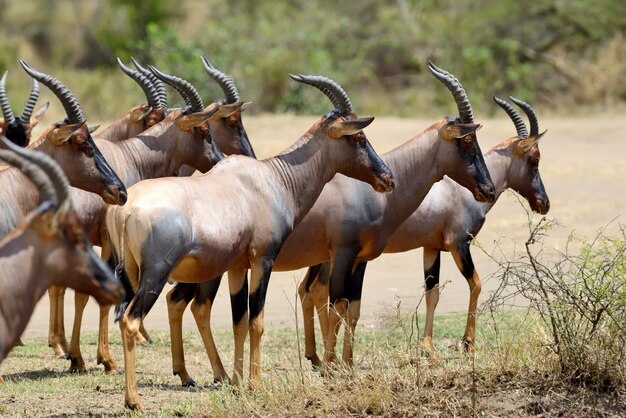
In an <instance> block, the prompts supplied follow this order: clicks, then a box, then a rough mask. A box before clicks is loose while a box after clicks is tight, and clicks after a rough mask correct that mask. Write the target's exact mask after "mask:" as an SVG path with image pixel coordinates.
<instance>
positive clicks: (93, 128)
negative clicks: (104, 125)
mask: <svg viewBox="0 0 626 418" xmlns="http://www.w3.org/2000/svg"><path fill="white" fill-rule="evenodd" d="M98 129H100V125H96V126H92V127H91V128H89V133H90V134H92V133H94V132H96V131H97V130H98Z"/></svg>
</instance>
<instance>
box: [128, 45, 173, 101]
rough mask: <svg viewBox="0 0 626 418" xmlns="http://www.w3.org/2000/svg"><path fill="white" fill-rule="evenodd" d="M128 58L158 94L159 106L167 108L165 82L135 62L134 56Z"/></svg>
mask: <svg viewBox="0 0 626 418" xmlns="http://www.w3.org/2000/svg"><path fill="white" fill-rule="evenodd" d="M130 60H131V61H132V62H133V65H134V66H135V68H136V69H137V71H139V72H140V73H141V74H142V75H143V76H144V77H146V78H147V79H148V80H150V82H151V83H152V85H153V86H154V88H155V89H156V91H157V94H158V95H159V101H160V103H161V108H163V109H167V90H165V84H164V83H163V82H162V81H161V80H160V79H159V78H158V77H157V76H155V75H154V73H152V71H150V70H148V69H147V68H144V67H142V66H141V65H140V64H139V63H138V62H137V60H135V58H133V57H130Z"/></svg>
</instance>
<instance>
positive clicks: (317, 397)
mask: <svg viewBox="0 0 626 418" xmlns="http://www.w3.org/2000/svg"><path fill="white" fill-rule="evenodd" d="M384 313H385V314H384V315H383V314H382V313H381V317H382V318H383V319H382V320H381V321H380V323H379V324H378V325H377V326H376V327H375V328H373V329H368V330H367V331H364V332H361V333H360V335H359V337H358V344H357V347H358V350H357V357H356V364H357V365H358V366H357V367H356V368H355V369H354V370H351V371H348V370H343V369H338V370H337V371H336V372H335V374H334V376H333V377H331V378H326V379H324V378H322V377H320V376H319V374H318V373H317V372H316V371H314V370H312V369H311V367H310V365H309V364H308V363H302V364H301V363H300V357H299V355H298V345H297V338H296V336H297V332H296V330H295V328H293V327H292V328H289V329H280V330H271V331H269V332H268V334H267V338H266V340H265V342H264V355H265V357H264V363H265V372H264V375H263V379H264V385H263V388H262V389H261V390H260V391H258V392H250V391H248V390H245V389H244V390H240V389H237V388H233V387H230V386H228V385H223V386H218V385H213V384H212V383H211V382H210V379H211V376H212V374H211V372H210V370H209V368H210V366H209V364H208V361H207V359H206V356H205V354H204V350H203V348H202V342H201V340H200V338H199V337H198V336H197V335H196V334H186V335H185V346H186V349H187V358H188V365H189V370H190V373H191V374H192V375H193V376H194V377H195V378H196V379H197V381H198V383H199V386H198V387H197V388H190V389H188V388H182V387H181V386H180V382H179V379H178V378H177V377H175V376H172V375H171V373H170V372H169V338H168V336H167V335H166V334H164V333H162V332H159V333H156V334H155V337H154V339H155V342H154V343H153V344H152V345H149V346H144V347H141V348H140V350H139V357H138V363H139V365H140V370H141V373H140V374H139V383H140V385H139V390H140V393H141V396H142V402H143V403H144V405H145V407H146V410H147V413H148V414H150V415H161V416H172V415H176V416H363V415H384V416H477V415H478V416H558V415H560V416H619V415H622V414H624V413H626V403H625V402H624V399H626V398H625V397H624V395H626V391H625V390H624V388H623V387H621V388H619V389H616V390H614V391H611V392H606V391H605V392H603V391H597V390H594V389H593V388H586V387H585V386H581V385H572V384H570V383H569V382H567V381H564V380H563V379H562V377H561V376H560V375H559V373H558V372H556V370H557V368H558V360H557V359H556V358H555V356H554V355H551V354H550V352H549V350H548V349H547V348H546V346H545V341H546V340H545V332H546V331H545V329H544V328H543V327H542V326H541V325H539V324H538V322H537V321H536V318H535V317H534V316H533V315H523V314H519V313H516V314H505V315H502V314H500V315H496V317H495V318H496V319H495V321H496V322H491V321H490V320H489V317H488V316H487V315H481V317H480V320H479V323H482V324H483V325H482V326H481V328H480V329H479V337H480V341H482V343H481V344H480V347H479V351H478V355H477V356H476V358H475V359H474V360H473V359H471V358H468V357H466V356H465V355H464V354H461V353H460V352H459V351H457V349H456V345H455V342H456V341H458V340H459V338H460V334H459V332H460V331H461V330H462V329H463V321H464V317H463V316H459V315H449V316H445V317H442V318H439V325H438V327H437V329H436V333H437V335H440V336H441V338H439V339H438V340H437V342H436V343H437V346H438V347H439V348H440V350H441V355H442V360H441V361H440V362H433V361H431V360H430V359H427V358H424V357H418V356H417V352H416V347H417V345H416V337H417V331H418V328H417V326H416V324H415V322H414V320H413V318H412V317H411V316H407V315H405V314H403V313H402V309H395V308H388V309H387V310H385V312H384ZM418 322H419V321H418ZM495 323H497V324H498V326H497V331H496V327H494V324H495ZM86 340H87V341H88V342H89V344H88V346H87V350H88V351H89V352H90V353H91V355H92V356H93V353H95V344H96V336H95V335H93V334H89V335H87V336H86ZM217 341H218V346H219V347H220V348H221V349H222V350H224V354H225V356H226V358H230V356H231V355H232V352H231V350H230V346H231V338H230V335H229V333H227V332H220V333H218V340H217ZM520 341H523V344H520ZM448 345H451V347H447V348H446V346H448ZM112 348H113V351H114V355H115V356H119V355H120V354H121V353H120V352H121V349H120V346H119V339H118V338H114V340H113V347H112ZM265 353H266V354H265ZM86 360H87V361H88V362H89V363H90V364H94V362H93V360H94V359H93V358H87V359H86ZM65 368H66V364H65V362H64V361H61V360H53V359H51V358H50V355H49V352H48V349H47V348H46V347H45V341H44V340H43V339H39V340H38V341H32V342H29V345H28V346H26V347H18V348H16V349H15V350H14V351H13V353H12V354H11V356H10V357H9V358H8V359H7V360H6V362H5V363H4V364H3V365H2V372H3V374H4V376H5V379H6V381H7V383H6V384H5V386H4V387H3V388H1V389H0V413H1V414H3V415H4V414H6V415H22V414H23V415H27V416H32V415H57V414H70V415H74V414H77V415H87V414H89V415H99V414H107V415H109V414H111V415H122V414H125V411H124V409H123V376H120V375H115V376H109V375H105V374H103V372H102V371H101V370H100V369H99V368H89V369H88V372H87V373H86V374H84V375H70V374H67V373H66V372H65Z"/></svg>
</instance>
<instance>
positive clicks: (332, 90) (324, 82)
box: [289, 74, 354, 115]
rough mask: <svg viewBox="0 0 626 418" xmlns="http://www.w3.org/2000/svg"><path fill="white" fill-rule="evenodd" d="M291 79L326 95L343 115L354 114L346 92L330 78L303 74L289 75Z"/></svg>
mask: <svg viewBox="0 0 626 418" xmlns="http://www.w3.org/2000/svg"><path fill="white" fill-rule="evenodd" d="M289 77H291V78H292V79H294V80H295V81H297V82H299V83H304V84H308V85H310V86H313V87H315V88H317V89H318V90H320V91H321V92H322V93H324V94H325V95H326V96H327V97H328V98H329V99H330V101H331V102H332V104H333V105H334V106H335V108H336V109H338V110H339V112H340V113H341V114H342V115H349V114H352V113H354V109H353V108H352V103H351V102H350V98H349V97H348V95H347V94H346V92H345V91H344V90H343V89H342V88H341V86H340V85H339V84H337V83H336V82H335V81H333V80H331V79H330V78H326V77H322V76H318V75H302V74H289Z"/></svg>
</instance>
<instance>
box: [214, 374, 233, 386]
mask: <svg viewBox="0 0 626 418" xmlns="http://www.w3.org/2000/svg"><path fill="white" fill-rule="evenodd" d="M213 383H214V384H224V383H230V378H229V377H228V376H227V375H224V376H214V377H213Z"/></svg>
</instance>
